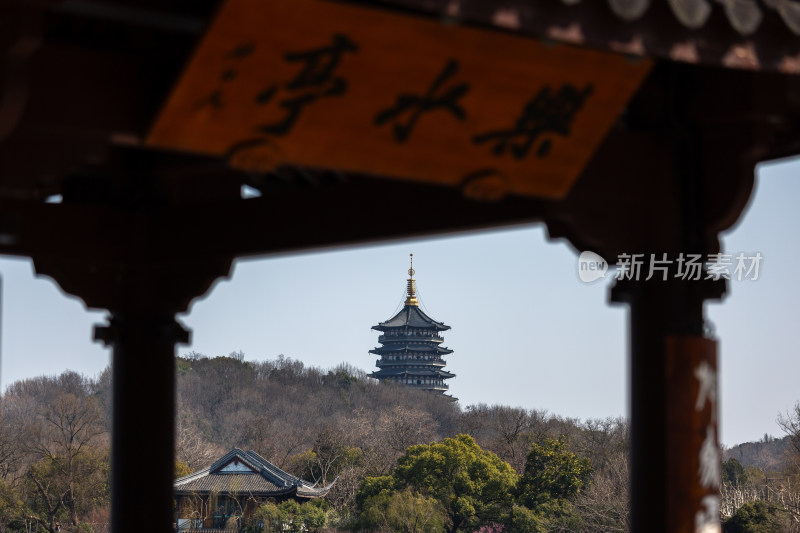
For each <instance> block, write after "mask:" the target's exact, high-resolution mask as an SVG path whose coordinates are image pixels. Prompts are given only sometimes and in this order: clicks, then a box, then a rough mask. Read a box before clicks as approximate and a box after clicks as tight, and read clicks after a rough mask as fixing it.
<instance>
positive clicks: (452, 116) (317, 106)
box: [147, 0, 650, 198]
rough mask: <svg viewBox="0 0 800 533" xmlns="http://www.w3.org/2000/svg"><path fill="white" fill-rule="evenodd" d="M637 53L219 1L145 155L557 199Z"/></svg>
mask: <svg viewBox="0 0 800 533" xmlns="http://www.w3.org/2000/svg"><path fill="white" fill-rule="evenodd" d="M649 69H650V63H649V62H648V61H644V60H638V61H632V60H629V59H627V58H625V57H622V56H618V55H614V54H609V53H605V52H598V51H593V50H586V49H580V48H574V47H570V46H566V45H550V44H544V43H541V42H538V41H536V40H532V39H527V38H522V37H517V36H512V35H508V34H505V33H502V32H500V31H493V30H482V29H474V28H466V27H459V26H454V25H448V24H446V23H444V22H440V21H436V20H430V19H426V18H417V17H414V16H409V15H403V14H398V13H396V12H391V11H386V10H383V9H381V8H377V7H376V8H365V7H360V6H354V5H349V4H339V3H334V2H330V1H323V0H228V1H227V2H226V3H225V5H224V6H223V7H222V9H221V11H220V12H219V14H218V16H217V18H216V20H215V21H214V23H213V24H212V25H211V27H210V29H209V30H208V32H207V34H206V36H205V37H204V39H203V41H202V42H201V44H200V46H199V48H198V49H197V51H196V52H195V54H194V56H193V58H192V60H191V62H190V63H189V65H188V67H187V69H186V71H185V72H184V73H183V76H182V77H181V79H180V81H179V83H178V85H177V87H176V88H175V89H174V91H173V93H172V94H171V96H170V98H169V100H168V101H167V103H166V106H165V107H164V109H163V110H162V112H161V114H160V116H159V117H158V119H157V121H156V123H155V125H154V127H153V129H152V131H151V132H150V134H149V136H148V139H147V143H148V144H149V145H150V146H153V147H160V148H165V149H172V150H181V151H188V152H198V153H205V154H212V155H216V156H226V157H228V158H229V160H230V162H231V164H232V165H233V166H236V167H240V168H245V169H251V170H258V171H266V170H270V169H271V168H274V167H275V166H277V165H280V164H299V165H308V166H316V167H324V168H333V169H339V170H342V171H352V172H361V173H368V174H374V175H380V176H386V177H396V178H402V179H411V180H419V181H425V182H432V183H439V184H447V185H455V186H461V187H464V190H465V193H467V194H473V195H475V196H476V197H481V196H487V195H488V196H492V195H502V194H505V193H506V192H509V193H516V194H525V195H534V196H541V197H548V198H561V197H563V196H564V195H565V194H566V193H567V192H568V191H569V189H570V187H571V186H572V184H573V182H574V181H575V179H576V178H577V177H578V175H579V174H580V172H581V171H582V169H583V168H584V166H585V165H586V163H587V162H588V160H589V158H590V157H591V156H592V154H593V153H594V151H595V150H596V149H597V147H598V145H599V143H600V142H601V140H602V139H603V137H604V136H605V134H606V132H607V131H608V130H609V128H610V127H611V126H612V124H613V123H614V121H615V119H616V118H617V116H618V115H619V113H620V112H621V111H622V109H623V108H624V106H625V104H626V102H627V101H628V99H629V98H630V97H631V95H632V94H633V92H634V91H635V90H636V89H637V87H638V86H639V84H640V82H641V81H642V79H643V77H644V76H645V75H646V74H647V72H648V71H649Z"/></svg>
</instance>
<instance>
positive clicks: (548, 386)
mask: <svg viewBox="0 0 800 533" xmlns="http://www.w3.org/2000/svg"><path fill="white" fill-rule="evenodd" d="M798 170H800V160H796V161H794V162H783V163H775V164H771V165H765V166H762V167H761V168H760V170H759V179H758V184H757V190H756V194H755V196H754V198H753V199H752V200H751V205H750V208H749V210H748V212H747V213H746V214H745V216H744V218H743V219H742V220H741V221H740V224H739V225H738V226H737V228H735V230H734V231H732V232H730V233H728V234H727V235H726V236H725V237H724V246H725V250H726V252H728V253H734V254H736V253H738V252H745V253H746V254H751V253H755V252H760V253H761V254H762V255H763V256H764V260H763V262H762V264H761V269H760V277H759V279H758V280H757V281H732V282H731V283H730V286H729V293H728V297H727V299H726V301H725V302H724V303H722V304H708V306H707V309H708V313H707V314H708V317H709V318H710V320H711V322H712V323H713V324H714V327H715V329H716V332H717V335H718V336H719V338H720V387H721V398H722V403H721V409H722V427H721V438H722V442H723V443H724V444H726V445H732V444H737V443H740V442H745V441H750V440H757V439H759V438H761V437H762V436H763V435H764V434H765V433H769V434H772V435H776V436H778V435H781V432H780V429H779V428H778V426H777V425H776V423H775V419H776V417H777V415H778V413H779V412H783V411H786V410H788V409H789V408H791V407H792V405H793V404H794V403H795V402H796V401H798V400H800V387H799V386H798V379H797V376H798V375H800V357H798V353H797V352H798V349H797V347H796V346H797V341H796V337H795V331H796V321H797V319H798V317H799V316H800V314H799V313H798V306H799V305H800V303H799V302H800V286H799V285H798V284H797V283H796V282H795V281H796V278H797V277H798V270H797V269H799V268H800V250H798V247H797V245H796V244H795V243H796V239H795V235H794V233H795V231H796V229H797V228H800V210H798V209H797V207H796V204H795V202H796V199H797V198H800V180H799V179H798V176H797V173H798ZM410 252H413V253H414V267H415V269H416V271H417V275H416V279H417V286H418V288H419V292H420V297H421V300H422V304H423V309H424V310H425V311H427V312H428V314H430V315H431V316H432V317H433V318H434V319H436V320H439V321H443V322H445V323H446V324H448V325H450V326H452V330H450V331H447V332H445V343H444V344H445V346H448V347H449V348H451V349H453V350H454V353H453V354H452V355H450V356H449V357H448V358H447V360H448V365H447V369H448V370H450V371H451V372H454V373H455V374H456V375H457V377H456V378H454V379H452V380H450V381H449V384H450V393H451V394H453V395H454V396H457V397H458V398H459V399H460V401H461V404H462V405H469V404H473V403H478V402H484V403H488V404H507V405H514V406H523V407H527V408H536V409H545V410H547V411H548V412H550V413H555V414H559V415H562V416H569V417H575V418H580V419H586V418H599V417H608V416H619V415H623V414H624V413H625V412H626V410H627V408H626V403H627V383H626V375H627V368H626V358H627V355H626V354H627V349H626V328H627V326H626V317H627V309H626V307H624V306H616V305H615V306H610V305H609V304H608V303H607V301H608V285H609V281H608V280H606V281H601V282H597V283H594V284H590V285H587V284H584V283H581V282H580V281H579V279H578V276H577V270H576V269H577V266H576V265H577V254H576V252H574V251H573V250H572V249H571V248H570V247H569V246H568V245H567V244H566V243H564V242H562V241H548V240H547V239H546V233H545V230H544V227H543V226H541V225H535V226H526V227H517V228H513V229H509V230H505V231H495V232H483V233H471V234H464V235H458V236H448V237H442V238H436V239H429V240H423V241H405V242H399V243H398V242H394V243H390V244H385V245H378V246H370V247H363V248H348V249H339V250H335V251H326V252H321V253H308V254H300V255H293V256H280V257H271V258H263V259H248V260H243V261H239V262H237V264H236V267H235V269H234V271H233V273H232V276H231V278H230V279H229V280H223V281H220V282H219V283H218V284H217V285H216V286H215V287H214V288H213V289H212V291H211V292H210V293H209V294H208V295H207V296H206V297H205V298H203V299H201V300H198V301H196V302H195V303H194V305H193V307H192V308H191V311H190V313H188V314H187V315H185V316H182V317H181V320H182V321H183V322H184V323H185V324H186V325H187V326H189V327H190V328H191V329H192V330H193V343H192V345H191V346H180V347H179V348H178V352H179V353H186V352H189V351H192V350H194V351H197V352H200V353H203V354H207V355H210V356H211V355H223V354H227V353H229V352H231V351H234V350H242V351H243V352H244V353H245V355H246V357H247V359H254V360H256V359H265V358H275V357H277V356H278V355H279V354H284V355H285V356H287V357H292V358H295V359H299V360H301V361H303V362H304V363H306V364H307V365H315V366H321V367H326V368H327V367H332V366H335V365H337V364H338V363H341V362H347V363H350V364H352V365H354V366H357V367H360V368H362V369H364V370H367V371H372V370H374V368H375V360H376V358H377V357H376V356H375V355H372V354H370V353H369V352H368V351H369V350H370V349H372V348H374V347H375V346H376V345H377V338H378V332H376V331H374V330H371V329H370V327H371V326H373V325H375V324H377V323H378V322H380V321H382V320H385V319H387V318H389V317H391V316H392V314H393V312H395V311H396V310H397V309H398V307H399V305H400V304H401V301H402V299H403V294H404V290H405V281H406V278H407V274H406V270H407V269H408V254H409V253H410ZM0 273H2V278H3V279H2V283H3V292H2V361H1V364H2V374H0V384H1V386H2V388H3V389H5V387H6V386H7V385H8V384H10V383H12V382H13V381H15V380H18V379H22V378H25V377H30V376H36V375H40V374H57V373H60V372H62V371H63V370H65V369H72V370H76V371H78V372H82V373H84V374H87V375H95V374H97V373H98V372H100V371H101V370H102V369H103V368H104V367H105V366H106V365H107V364H108V360H109V352H108V351H107V350H106V349H104V348H102V347H101V346H100V345H99V344H95V343H92V342H91V335H92V325H93V324H95V323H99V322H102V321H103V320H104V313H102V312H94V311H92V312H90V311H87V310H86V309H85V307H84V306H83V304H82V303H81V302H80V301H79V300H77V299H75V298H72V297H66V296H64V295H63V293H61V291H60V290H59V289H58V288H57V286H56V285H55V284H54V283H53V282H52V281H51V280H49V279H46V278H34V276H33V272H32V267H31V264H30V262H28V261H24V260H18V259H2V260H0ZM610 277H611V276H609V278H610Z"/></svg>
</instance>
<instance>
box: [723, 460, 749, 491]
mask: <svg viewBox="0 0 800 533" xmlns="http://www.w3.org/2000/svg"><path fill="white" fill-rule="evenodd" d="M745 481H746V475H745V471H744V467H743V466H742V463H740V462H739V461H737V460H736V459H734V458H733V457H731V458H730V459H728V460H727V461H725V462H723V463H722V482H723V483H730V484H732V485H739V484H741V483H744V482H745Z"/></svg>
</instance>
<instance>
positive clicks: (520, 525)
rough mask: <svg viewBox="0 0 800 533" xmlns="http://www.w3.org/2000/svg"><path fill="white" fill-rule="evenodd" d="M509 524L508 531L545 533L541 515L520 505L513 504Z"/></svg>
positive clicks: (545, 527) (514, 532)
mask: <svg viewBox="0 0 800 533" xmlns="http://www.w3.org/2000/svg"><path fill="white" fill-rule="evenodd" d="M510 526H511V527H510V529H509V532H510V533H547V524H546V522H545V521H544V520H543V519H542V517H541V516H540V515H538V514H536V513H535V512H533V511H531V510H530V509H528V508H527V507H522V506H520V505H515V506H514V509H513V510H512V512H511V520H510Z"/></svg>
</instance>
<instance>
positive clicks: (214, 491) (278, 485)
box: [174, 448, 333, 531]
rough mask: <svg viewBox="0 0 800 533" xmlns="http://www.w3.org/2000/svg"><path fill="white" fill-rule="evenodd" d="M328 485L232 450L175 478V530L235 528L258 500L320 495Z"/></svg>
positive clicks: (326, 490)
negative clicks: (315, 482)
mask: <svg viewBox="0 0 800 533" xmlns="http://www.w3.org/2000/svg"><path fill="white" fill-rule="evenodd" d="M332 486H333V483H331V484H330V485H328V486H325V487H317V485H316V484H311V483H309V482H307V481H304V480H302V479H300V478H298V477H295V476H293V475H291V474H288V473H286V472H284V471H283V470H281V469H280V468H278V467H277V466H275V465H273V464H272V463H270V462H269V461H267V460H266V459H264V458H263V457H261V456H260V455H259V454H257V453H256V452H254V451H252V450H248V451H244V450H240V449H238V448H234V449H233V450H231V451H230V452H228V453H226V454H225V455H223V456H222V457H220V458H219V459H218V460H217V461H215V462H214V463H213V464H211V465H210V466H208V467H206V468H203V469H202V470H198V471H197V472H195V473H193V474H189V475H188V476H184V477H182V478H179V479H176V480H175V485H174V487H175V499H176V502H175V504H176V505H175V509H176V512H177V525H178V529H179V531H183V530H197V529H200V530H202V529H206V530H208V529H210V528H215V529H221V528H226V527H227V528H229V527H231V522H234V523H235V524H236V525H235V529H240V528H241V526H242V525H243V520H246V519H248V518H249V517H250V516H251V515H252V514H253V512H254V511H255V510H256V509H257V508H258V506H259V505H261V504H262V503H264V502H267V501H273V502H281V501H285V500H289V499H293V500H296V501H299V502H303V501H308V500H311V499H314V498H321V497H323V496H325V495H326V494H327V493H328V491H329V490H330V489H331V487H332Z"/></svg>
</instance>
